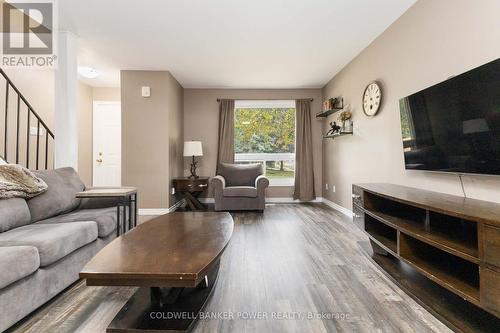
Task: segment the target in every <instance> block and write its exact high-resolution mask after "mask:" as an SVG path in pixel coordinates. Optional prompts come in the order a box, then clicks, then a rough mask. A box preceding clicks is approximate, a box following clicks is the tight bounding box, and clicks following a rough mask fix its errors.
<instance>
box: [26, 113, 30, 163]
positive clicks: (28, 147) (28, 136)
mask: <svg viewBox="0 0 500 333" xmlns="http://www.w3.org/2000/svg"><path fill="white" fill-rule="evenodd" d="M30 115H31V113H30V108H29V107H28V125H27V126H26V127H27V133H26V168H28V169H29V168H30Z"/></svg>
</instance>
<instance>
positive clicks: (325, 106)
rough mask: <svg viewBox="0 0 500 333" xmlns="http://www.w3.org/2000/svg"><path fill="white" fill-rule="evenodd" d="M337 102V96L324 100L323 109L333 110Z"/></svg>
mask: <svg viewBox="0 0 500 333" xmlns="http://www.w3.org/2000/svg"><path fill="white" fill-rule="evenodd" d="M336 104H337V98H330V99H328V100H326V101H324V102H323V111H327V110H332V109H334V108H335V105H336Z"/></svg>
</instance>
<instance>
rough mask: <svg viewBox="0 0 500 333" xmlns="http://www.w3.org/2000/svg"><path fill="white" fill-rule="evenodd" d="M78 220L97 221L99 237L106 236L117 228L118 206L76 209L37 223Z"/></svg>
mask: <svg viewBox="0 0 500 333" xmlns="http://www.w3.org/2000/svg"><path fill="white" fill-rule="evenodd" d="M78 221H94V222H95V223H97V230H98V234H99V237H100V238H104V237H106V236H108V235H110V234H111V233H112V232H113V231H115V230H116V207H110V208H100V209H81V210H75V211H73V212H71V213H67V214H64V215H58V216H54V217H51V218H49V219H46V220H41V221H38V222H37V223H36V224H49V223H68V222H78Z"/></svg>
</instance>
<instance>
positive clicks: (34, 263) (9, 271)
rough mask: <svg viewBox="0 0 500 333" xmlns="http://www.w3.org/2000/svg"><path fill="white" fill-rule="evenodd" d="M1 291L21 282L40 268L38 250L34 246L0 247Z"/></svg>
mask: <svg viewBox="0 0 500 333" xmlns="http://www.w3.org/2000/svg"><path fill="white" fill-rule="evenodd" d="M0 267H2V270H0V289H2V288H4V287H7V286H8V285H9V284H11V283H13V282H16V281H18V280H21V279H22V278H23V277H26V276H28V275H30V274H31V273H33V272H35V271H36V270H37V269H38V267H40V257H39V255H38V250H37V249H36V247H33V246H6V247H0Z"/></svg>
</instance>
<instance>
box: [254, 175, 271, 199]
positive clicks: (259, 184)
mask: <svg viewBox="0 0 500 333" xmlns="http://www.w3.org/2000/svg"><path fill="white" fill-rule="evenodd" d="M268 186H269V179H268V178H267V177H266V176H263V175H260V176H258V177H257V178H255V187H256V188H257V192H258V193H259V196H260V195H265V192H266V188H267V187H268Z"/></svg>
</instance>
